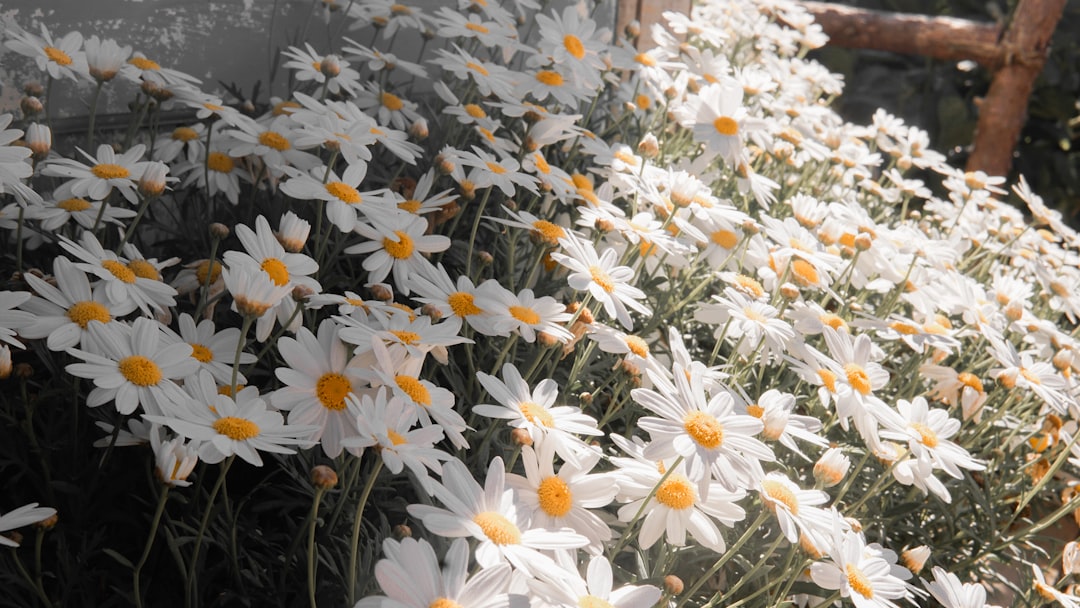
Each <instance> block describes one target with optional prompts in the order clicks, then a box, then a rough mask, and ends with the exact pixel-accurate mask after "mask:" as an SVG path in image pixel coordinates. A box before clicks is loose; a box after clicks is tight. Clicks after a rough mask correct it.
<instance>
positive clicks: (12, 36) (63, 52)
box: [4, 23, 89, 101]
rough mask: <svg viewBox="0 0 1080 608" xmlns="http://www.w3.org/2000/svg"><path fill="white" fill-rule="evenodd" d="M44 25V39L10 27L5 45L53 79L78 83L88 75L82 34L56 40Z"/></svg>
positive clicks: (42, 35)
mask: <svg viewBox="0 0 1080 608" xmlns="http://www.w3.org/2000/svg"><path fill="white" fill-rule="evenodd" d="M40 25H41V36H36V35H34V34H31V33H30V32H27V31H24V30H23V29H21V28H18V27H11V26H6V27H5V30H6V31H5V33H6V34H7V35H8V36H9V38H8V39H7V40H6V41H4V46H6V47H8V48H9V49H11V50H13V51H15V52H16V53H18V54H20V55H25V56H26V57H30V58H31V59H33V60H34V62H35V63H37V66H38V69H39V70H42V71H45V72H48V74H49V76H50V77H52V78H56V79H60V78H70V79H72V80H78V79H79V77H80V76H84V75H88V74H89V72H88V71H87V67H86V53H84V52H83V51H82V49H81V47H82V45H83V37H82V34H80V33H79V32H68V33H67V34H66V35H65V36H64V37H63V38H59V39H55V38H53V37H52V34H50V33H49V30H47V29H45V24H44V23H42V24H40ZM50 101H51V100H50Z"/></svg>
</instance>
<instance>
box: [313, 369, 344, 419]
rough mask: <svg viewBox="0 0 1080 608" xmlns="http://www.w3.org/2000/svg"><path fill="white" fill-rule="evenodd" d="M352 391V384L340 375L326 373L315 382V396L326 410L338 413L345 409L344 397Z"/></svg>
mask: <svg viewBox="0 0 1080 608" xmlns="http://www.w3.org/2000/svg"><path fill="white" fill-rule="evenodd" d="M351 390H352V383H351V382H349V379H348V378H346V377H345V376H342V375H341V374H337V373H334V372H327V373H325V374H323V375H321V376H319V380H318V381H316V382H315V396H316V397H318V398H319V403H322V404H323V407H325V408H326V409H328V410H334V411H335V412H340V411H341V410H343V409H345V396H346V395H348V394H349V391H351Z"/></svg>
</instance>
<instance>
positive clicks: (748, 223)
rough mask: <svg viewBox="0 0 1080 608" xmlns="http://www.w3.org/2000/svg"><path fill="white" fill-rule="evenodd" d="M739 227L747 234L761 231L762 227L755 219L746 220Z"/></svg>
mask: <svg viewBox="0 0 1080 608" xmlns="http://www.w3.org/2000/svg"><path fill="white" fill-rule="evenodd" d="M739 227H740V228H742V231H743V232H745V233H746V234H757V233H759V232H761V229H759V228H758V225H757V222H755V221H754V220H744V221H743V223H742V224H741V225H740V226H739Z"/></svg>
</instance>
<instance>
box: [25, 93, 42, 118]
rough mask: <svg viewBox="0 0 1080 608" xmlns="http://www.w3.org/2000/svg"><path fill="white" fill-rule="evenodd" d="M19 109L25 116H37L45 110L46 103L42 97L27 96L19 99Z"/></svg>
mask: <svg viewBox="0 0 1080 608" xmlns="http://www.w3.org/2000/svg"><path fill="white" fill-rule="evenodd" d="M19 109H20V110H22V113H23V116H28V117H29V116H37V115H38V114H41V113H42V112H44V111H45V104H43V103H41V99H40V98H37V97H30V96H27V97H23V98H22V99H20V100H19Z"/></svg>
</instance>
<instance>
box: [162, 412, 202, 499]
mask: <svg viewBox="0 0 1080 608" xmlns="http://www.w3.org/2000/svg"><path fill="white" fill-rule="evenodd" d="M162 430H163V429H162V428H161V427H159V426H157V425H155V426H154V427H153V429H151V431H150V447H151V449H153V450H154V463H155V466H154V475H156V476H157V478H158V481H160V482H161V483H163V484H165V485H167V486H172V487H181V488H186V487H187V486H190V485H191V482H190V481H188V480H187V478H188V476H189V475H191V472H192V471H194V470H195V465H197V464H199V453H198V450H196V449H195V446H194V445H192V444H191V443H184V438H183V437H173V438H172V439H170V440H168V441H165V440H164V439H162V437H161V431H162Z"/></svg>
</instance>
